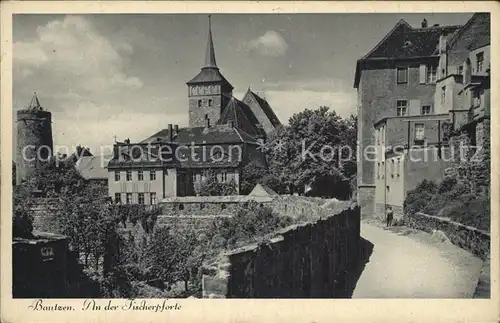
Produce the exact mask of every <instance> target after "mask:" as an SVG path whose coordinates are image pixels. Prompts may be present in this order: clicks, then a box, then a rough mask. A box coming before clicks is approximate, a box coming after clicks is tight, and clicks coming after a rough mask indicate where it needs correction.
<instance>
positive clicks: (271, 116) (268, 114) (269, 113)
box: [243, 88, 281, 127]
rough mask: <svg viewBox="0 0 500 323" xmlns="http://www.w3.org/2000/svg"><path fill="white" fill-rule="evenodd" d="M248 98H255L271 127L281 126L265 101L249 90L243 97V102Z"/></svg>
mask: <svg viewBox="0 0 500 323" xmlns="http://www.w3.org/2000/svg"><path fill="white" fill-rule="evenodd" d="M248 96H252V97H253V98H255V101H256V102H257V103H258V104H259V106H260V108H261V109H262V111H264V113H265V114H266V117H267V118H268V119H269V121H270V122H271V124H272V125H273V127H277V126H280V125H281V122H280V120H279V119H278V117H277V116H276V114H275V113H274V110H273V109H272V108H271V106H270V105H269V103H268V102H267V101H266V100H265V99H263V98H261V97H260V96H259V95H258V94H257V93H255V92H253V91H252V90H250V88H248V90H247V93H245V96H244V97H243V101H245V99H246V98H247V97H248Z"/></svg>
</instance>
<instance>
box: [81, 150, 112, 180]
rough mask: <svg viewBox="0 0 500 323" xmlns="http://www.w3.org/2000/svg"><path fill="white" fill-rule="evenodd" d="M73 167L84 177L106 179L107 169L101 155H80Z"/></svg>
mask: <svg viewBox="0 0 500 323" xmlns="http://www.w3.org/2000/svg"><path fill="white" fill-rule="evenodd" d="M75 167H76V170H78V172H80V174H81V175H82V177H83V178H85V179H103V180H104V179H108V171H107V169H106V168H105V167H106V165H105V164H104V158H103V157H101V156H84V157H80V158H79V159H78V160H77V162H76V164H75Z"/></svg>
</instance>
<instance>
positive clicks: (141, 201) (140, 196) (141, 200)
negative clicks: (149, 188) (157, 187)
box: [138, 193, 144, 204]
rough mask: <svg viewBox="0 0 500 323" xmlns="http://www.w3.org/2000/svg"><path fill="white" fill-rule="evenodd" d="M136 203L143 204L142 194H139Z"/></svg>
mask: <svg viewBox="0 0 500 323" xmlns="http://www.w3.org/2000/svg"><path fill="white" fill-rule="evenodd" d="M138 203H139V204H144V193H139V199H138Z"/></svg>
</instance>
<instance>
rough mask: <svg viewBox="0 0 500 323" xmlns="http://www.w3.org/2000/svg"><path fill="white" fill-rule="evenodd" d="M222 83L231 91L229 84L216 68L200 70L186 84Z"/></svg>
mask: <svg viewBox="0 0 500 323" xmlns="http://www.w3.org/2000/svg"><path fill="white" fill-rule="evenodd" d="M211 82H222V83H224V84H225V85H228V86H229V87H231V89H233V86H232V85H231V83H229V81H228V80H226V78H225V77H224V76H223V75H222V73H221V72H220V71H219V69H218V68H212V67H210V68H202V69H201V71H200V73H198V75H196V76H195V77H194V78H192V79H191V80H190V81H189V82H187V83H186V84H196V83H211Z"/></svg>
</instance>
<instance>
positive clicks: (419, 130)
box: [415, 123, 425, 141]
mask: <svg viewBox="0 0 500 323" xmlns="http://www.w3.org/2000/svg"><path fill="white" fill-rule="evenodd" d="M424 130H425V128H424V124H423V123H416V124H415V141H422V140H424Z"/></svg>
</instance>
